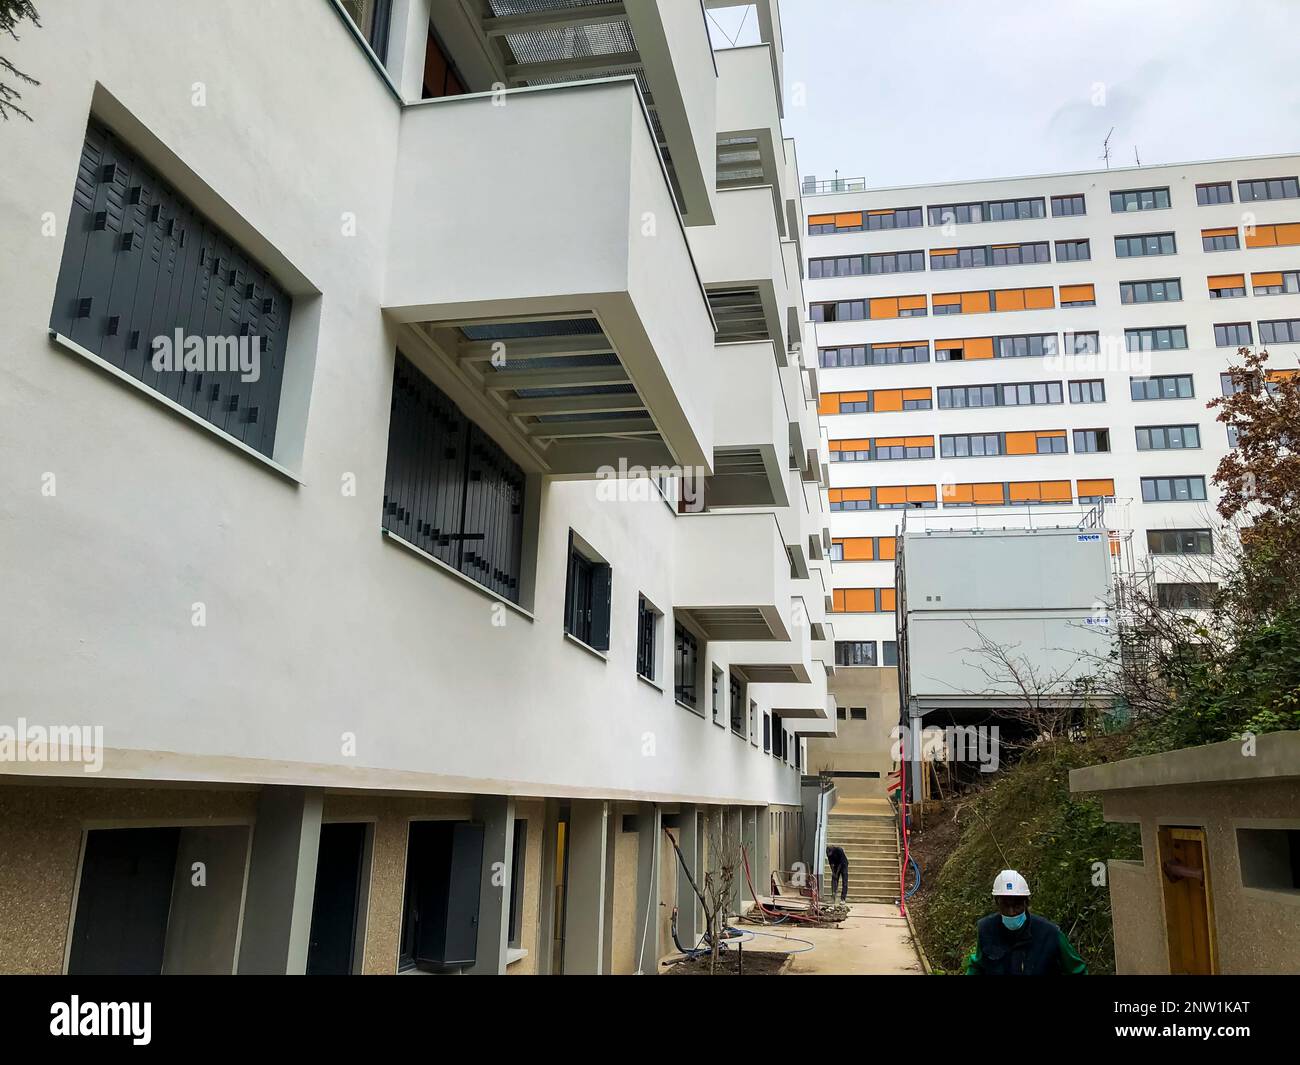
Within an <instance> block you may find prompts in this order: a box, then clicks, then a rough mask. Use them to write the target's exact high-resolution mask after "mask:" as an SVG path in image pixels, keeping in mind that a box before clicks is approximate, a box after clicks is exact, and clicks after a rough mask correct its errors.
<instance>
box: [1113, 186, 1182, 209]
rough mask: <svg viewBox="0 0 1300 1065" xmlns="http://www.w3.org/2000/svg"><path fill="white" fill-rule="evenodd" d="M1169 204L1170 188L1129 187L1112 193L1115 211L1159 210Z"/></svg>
mask: <svg viewBox="0 0 1300 1065" xmlns="http://www.w3.org/2000/svg"><path fill="white" fill-rule="evenodd" d="M1168 206H1169V189H1168V188H1167V187H1166V188H1160V189H1128V190H1126V191H1124V192H1112V193H1111V194H1110V209H1111V211H1112V212H1113V213H1116V214H1118V213H1121V212H1124V211H1159V210H1163V209H1164V208H1166V207H1168Z"/></svg>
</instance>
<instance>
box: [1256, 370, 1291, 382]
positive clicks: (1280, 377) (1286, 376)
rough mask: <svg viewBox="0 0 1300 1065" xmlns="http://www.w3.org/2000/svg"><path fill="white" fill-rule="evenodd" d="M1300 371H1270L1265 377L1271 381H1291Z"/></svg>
mask: <svg viewBox="0 0 1300 1065" xmlns="http://www.w3.org/2000/svg"><path fill="white" fill-rule="evenodd" d="M1297 373H1300V370H1269V371H1268V372H1267V373H1266V374H1265V375H1264V376H1265V377H1267V378H1268V379H1269V380H1270V381H1289V380H1290V379H1291V378H1292V377H1294V376H1295V375H1296V374H1297Z"/></svg>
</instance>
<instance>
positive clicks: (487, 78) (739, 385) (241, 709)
mask: <svg viewBox="0 0 1300 1065" xmlns="http://www.w3.org/2000/svg"><path fill="white" fill-rule="evenodd" d="M713 6H724V5H721V4H717V5H715V3H714V0H708V3H706V4H705V5H701V4H699V3H695V2H684V3H677V2H672V3H663V2H660V3H655V2H653V0H617V2H616V0H582V2H581V3H579V0H464V2H451V0H353V2H346V3H336V2H333V0H293V2H288V3H276V4H269V5H262V6H261V7H260V8H259V10H258V15H257V26H256V32H252V28H251V26H250V23H249V20H248V18H247V16H246V13H245V12H244V11H243V10H242V9H240V8H239V6H238V5H227V6H223V5H215V6H214V5H212V4H208V3H202V2H200V0H139V2H138V3H136V4H134V5H132V10H131V14H130V17H129V18H124V17H123V14H122V12H121V11H120V10H119V9H118V8H116V7H113V6H111V5H100V4H92V5H75V10H74V9H73V8H72V7H68V6H66V5H65V6H60V5H51V6H49V8H48V10H46V9H42V11H41V14H42V18H43V21H44V25H43V26H42V27H41V28H39V29H35V28H28V29H27V30H26V31H25V32H24V33H23V36H22V40H21V42H20V43H19V44H17V45H14V46H12V47H11V48H9V49H7V50H6V56H7V57H9V58H11V59H12V61H13V62H14V63H15V64H16V65H17V66H18V67H19V68H20V69H22V70H24V71H25V72H27V73H29V74H30V75H31V76H32V77H34V78H36V79H38V81H39V82H40V84H39V86H36V87H27V88H25V89H24V105H25V106H26V107H27V109H28V110H29V111H30V113H31V114H32V117H33V119H34V121H33V122H32V123H30V124H29V123H26V122H22V121H14V122H9V123H7V124H6V126H5V128H4V131H3V138H4V154H5V157H6V160H7V163H8V165H6V166H5V167H4V170H3V173H2V174H0V221H2V222H3V226H4V230H5V233H6V238H5V240H4V242H3V243H2V244H0V274H2V275H3V278H4V284H3V286H0V304H2V305H3V314H0V346H2V347H3V350H4V352H5V356H4V358H3V360H0V380H2V381H3V387H2V388H0V404H2V406H3V410H2V412H0V424H3V427H4V428H3V430H0V450H2V451H3V462H0V477H2V478H3V487H4V499H5V504H4V508H3V514H2V515H0V541H2V549H0V569H2V583H3V585H4V587H5V589H6V595H5V608H4V611H3V622H2V632H0V754H2V755H3V758H2V760H0V958H3V959H4V967H5V968H6V969H8V970H10V971H17V972H39V973H58V972H74V973H87V972H94V973H101V972H159V971H162V972H181V973H188V972H232V971H238V972H278V973H292V972H305V971H309V972H366V973H393V972H398V971H452V970H455V971H471V972H486V973H511V974H514V973H528V972H551V973H610V972H634V971H645V972H654V971H655V970H656V968H657V960H658V958H659V957H661V956H662V955H663V954H665V953H667V952H669V951H671V949H672V940H671V929H670V928H669V924H668V922H669V914H670V913H671V911H672V907H673V905H674V904H675V903H680V906H681V918H680V922H679V930H678V931H679V935H680V936H681V938H682V939H683V941H688V942H690V943H692V944H693V943H694V942H695V940H696V938H697V931H698V919H699V918H698V913H697V911H696V908H695V907H694V906H693V905H692V904H691V900H690V897H689V888H687V887H686V886H685V880H684V879H682V878H681V877H680V876H679V870H678V866H677V861H676V858H675V856H674V854H673V849H672V847H671V845H668V844H667V843H666V841H665V840H664V839H663V836H664V832H663V830H664V829H665V828H667V829H668V830H669V831H670V832H671V833H672V834H673V836H674V838H675V839H676V840H677V841H678V843H679V844H680V846H681V848H682V850H683V852H684V854H685V855H686V858H687V861H688V862H690V863H691V864H693V865H694V866H695V867H696V872H697V873H698V872H699V870H700V868H701V867H702V865H703V864H704V863H706V862H708V861H710V860H713V858H711V856H710V855H709V854H708V847H709V841H710V840H713V841H719V840H720V841H722V843H724V844H726V843H727V842H728V841H741V842H743V843H744V845H745V847H746V849H747V853H748V855H749V859H750V863H751V865H752V867H753V869H754V870H755V875H756V876H759V874H760V872H761V876H762V878H763V882H761V883H760V884H759V885H757V887H758V890H759V891H760V892H762V891H765V890H766V889H767V886H766V883H765V878H766V876H767V874H768V871H769V870H771V869H773V868H782V867H789V866H790V864H791V863H792V862H793V861H794V860H795V859H796V858H797V857H798V856H799V855H800V854H801V853H802V852H803V850H804V849H805V847H806V837H807V836H808V835H809V834H810V833H811V832H812V826H810V825H806V824H803V823H802V818H801V813H800V802H801V795H800V790H801V770H802V769H803V768H804V766H805V764H806V763H805V755H806V742H807V741H806V736H807V735H809V734H818V733H821V734H826V733H832V732H833V731H834V729H835V720H836V715H835V707H834V701H833V697H832V696H831V695H830V694H829V690H828V677H829V675H830V674H831V673H832V672H833V669H834V657H833V632H832V626H831V619H830V617H829V611H830V606H831V602H830V590H829V589H830V585H829V573H828V570H829V561H828V558H829V547H830V534H829V529H828V527H827V518H826V512H825V506H824V499H825V479H826V477H827V476H828V469H829V462H828V456H827V452H826V447H825V443H824V441H823V439H822V436H821V433H820V429H819V423H818V419H817V413H816V410H817V403H818V399H819V393H818V385H819V380H820V378H821V371H820V370H819V369H818V368H817V366H816V365H815V363H814V362H810V363H809V364H807V365H805V363H804V356H803V352H805V351H815V350H816V343H815V341H813V340H812V332H811V330H810V329H809V328H808V327H807V326H806V323H805V321H804V313H803V312H804V308H805V305H806V302H807V297H806V296H805V294H804V291H803V281H802V276H801V264H802V263H803V261H804V257H805V255H804V251H803V250H802V244H803V242H804V239H805V238H804V237H803V234H802V226H803V219H804V217H805V211H804V208H803V205H802V203H801V197H800V188H799V183H798V179H797V174H798V168H797V164H796V161H795V154H794V144H793V142H792V141H790V140H787V139H785V138H784V137H783V135H782V130H781V113H782V107H783V104H782V99H781V92H780V86H781V57H782V45H781V36H780V15H779V12H778V10H777V0H760V2H759V3H757V4H756V5H755V9H756V15H757V19H758V25H759V26H760V29H761V33H762V41H763V43H762V44H759V45H755V46H752V47H742V48H735V49H731V50H725V51H717V52H715V51H714V50H713V48H712V46H711V44H710V39H709V34H708V29H707V23H706V13H705V10H704V9H705V7H713ZM288 42H292V44H293V47H289V48H286V47H285V45H286V43H288ZM816 243H818V244H831V243H832V242H831V241H830V240H825V241H823V240H822V239H821V238H816ZM831 328H832V331H834V328H835V327H831ZM160 338H161V339H160ZM841 372H842V371H838V370H837V371H834V373H835V375H839V374H840V373H841ZM713 846H714V847H715V849H716V846H717V843H716V842H715V843H714V844H713ZM714 857H715V856H714ZM746 890H747V889H746ZM739 901H740V900H737V902H738V903H739ZM661 902H662V903H663V905H660V903H661Z"/></svg>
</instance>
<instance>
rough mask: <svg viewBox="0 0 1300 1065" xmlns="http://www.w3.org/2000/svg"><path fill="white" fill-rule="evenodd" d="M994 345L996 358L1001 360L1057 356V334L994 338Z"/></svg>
mask: <svg viewBox="0 0 1300 1065" xmlns="http://www.w3.org/2000/svg"><path fill="white" fill-rule="evenodd" d="M993 345H994V356H995V357H996V358H999V359H1019V358H1025V357H1031V356H1037V355H1055V354H1056V334H1055V333H1031V334H1029V335H1027V336H1010V337H994V339H993Z"/></svg>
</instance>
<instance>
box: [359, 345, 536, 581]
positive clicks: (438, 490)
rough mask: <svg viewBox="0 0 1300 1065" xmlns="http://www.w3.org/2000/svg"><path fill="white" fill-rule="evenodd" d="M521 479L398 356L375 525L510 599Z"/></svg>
mask: <svg viewBox="0 0 1300 1065" xmlns="http://www.w3.org/2000/svg"><path fill="white" fill-rule="evenodd" d="M524 484H525V478H524V472H523V470H521V469H520V468H519V466H518V465H517V464H515V463H514V462H513V461H512V460H511V459H510V458H509V457H508V456H507V455H506V454H505V452H503V451H502V450H501V448H500V447H499V446H498V445H497V443H496V442H495V441H494V440H492V439H491V438H490V437H489V436H488V435H487V434H486V433H484V432H483V430H481V429H480V428H479V427H478V426H477V425H475V424H474V423H473V422H471V421H470V420H469V419H468V418H466V417H465V415H464V414H463V413H462V411H461V410H460V408H459V407H457V406H456V404H455V403H453V402H452V401H451V399H449V398H448V397H447V395H446V394H445V393H443V392H442V391H441V390H440V389H439V388H438V387H437V386H435V385H434V384H433V383H432V382H431V381H430V380H429V379H428V378H427V377H425V376H424V374H422V373H421V372H420V371H419V370H418V369H416V367H415V366H414V365H412V364H411V362H410V361H409V360H408V359H406V358H405V357H404V356H402V355H398V356H397V365H396V367H395V369H394V372H393V404H392V417H391V420H390V422H389V427H388V467H387V470H386V472H385V477H384V509H383V519H382V520H383V527H384V528H385V529H388V530H389V531H390V532H393V533H396V534H397V535H398V536H400V537H402V539H404V540H406V541H408V542H409V543H412V544H414V545H415V546H416V547H419V548H420V549H421V550H423V551H427V552H428V553H429V554H431V555H433V556H434V557H435V558H437V559H440V560H441V561H443V562H445V563H447V565H449V566H452V567H454V568H455V569H458V570H460V572H462V573H464V574H465V575H466V576H468V577H471V578H472V579H474V580H475V581H477V582H478V583H479V584H481V585H483V586H484V587H485V588H490V589H491V590H492V591H494V592H496V593H497V594H498V595H501V596H504V597H505V598H507V599H509V600H511V601H512V602H518V601H519V571H520V564H521V559H522V557H523V510H524V507H523V503H524Z"/></svg>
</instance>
